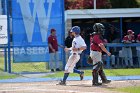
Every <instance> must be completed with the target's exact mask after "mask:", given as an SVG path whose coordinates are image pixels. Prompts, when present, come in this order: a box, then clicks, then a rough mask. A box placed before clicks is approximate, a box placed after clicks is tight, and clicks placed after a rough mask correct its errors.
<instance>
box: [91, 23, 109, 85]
mask: <svg viewBox="0 0 140 93" xmlns="http://www.w3.org/2000/svg"><path fill="white" fill-rule="evenodd" d="M93 30H94V32H93V34H92V35H91V37H90V50H91V51H90V57H91V58H92V60H93V63H92V64H93V70H92V76H93V80H92V85H93V86H99V85H102V83H110V82H111V80H107V78H106V75H105V73H104V71H103V62H102V52H105V53H107V55H108V56H110V55H111V53H110V52H109V51H107V49H106V48H105V46H104V39H103V37H102V36H103V35H104V31H105V27H104V25H103V24H101V23H95V24H94V25H93ZM98 75H100V77H101V80H102V83H99V82H98Z"/></svg>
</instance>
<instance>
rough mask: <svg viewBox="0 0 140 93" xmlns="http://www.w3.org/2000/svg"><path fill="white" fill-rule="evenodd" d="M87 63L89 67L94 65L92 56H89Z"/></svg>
mask: <svg viewBox="0 0 140 93" xmlns="http://www.w3.org/2000/svg"><path fill="white" fill-rule="evenodd" d="M87 63H88V64H89V65H93V60H92V58H91V57H90V56H88V59H87Z"/></svg>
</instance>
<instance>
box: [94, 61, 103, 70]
mask: <svg viewBox="0 0 140 93" xmlns="http://www.w3.org/2000/svg"><path fill="white" fill-rule="evenodd" d="M102 66H103V63H102V62H101V61H99V62H98V63H97V65H96V68H95V70H96V71H97V72H98V71H99V70H100V69H101V68H102Z"/></svg>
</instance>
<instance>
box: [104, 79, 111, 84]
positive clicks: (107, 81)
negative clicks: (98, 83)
mask: <svg viewBox="0 0 140 93" xmlns="http://www.w3.org/2000/svg"><path fill="white" fill-rule="evenodd" d="M110 82H111V80H106V81H103V82H102V83H104V84H108V83H110Z"/></svg>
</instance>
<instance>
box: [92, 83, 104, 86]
mask: <svg viewBox="0 0 140 93" xmlns="http://www.w3.org/2000/svg"><path fill="white" fill-rule="evenodd" d="M101 85H102V83H93V84H92V86H101Z"/></svg>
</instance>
